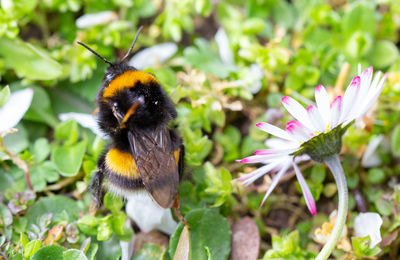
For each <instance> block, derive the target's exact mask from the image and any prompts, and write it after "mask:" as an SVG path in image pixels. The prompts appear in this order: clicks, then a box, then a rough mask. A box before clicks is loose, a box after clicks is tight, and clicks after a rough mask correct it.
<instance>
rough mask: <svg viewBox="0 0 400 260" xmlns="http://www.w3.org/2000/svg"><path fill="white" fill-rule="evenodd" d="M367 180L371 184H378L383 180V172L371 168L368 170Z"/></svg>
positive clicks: (379, 169)
mask: <svg viewBox="0 0 400 260" xmlns="http://www.w3.org/2000/svg"><path fill="white" fill-rule="evenodd" d="M368 180H369V181H370V182H371V183H372V184H379V183H382V182H383V181H384V180H385V171H384V170H382V169H381V168H372V169H369V170H368Z"/></svg>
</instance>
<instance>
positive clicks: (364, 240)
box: [351, 236, 382, 258]
mask: <svg viewBox="0 0 400 260" xmlns="http://www.w3.org/2000/svg"><path fill="white" fill-rule="evenodd" d="M351 243H352V245H353V250H354V255H355V256H356V257H358V258H364V257H369V256H375V255H377V254H379V253H380V252H381V251H382V250H381V249H380V248H379V247H378V246H375V247H374V248H369V245H370V243H371V239H370V237H369V236H366V237H352V238H351Z"/></svg>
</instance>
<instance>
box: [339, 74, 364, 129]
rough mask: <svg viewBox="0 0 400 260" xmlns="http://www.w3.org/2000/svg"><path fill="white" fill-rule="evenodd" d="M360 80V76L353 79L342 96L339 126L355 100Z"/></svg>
mask: <svg viewBox="0 0 400 260" xmlns="http://www.w3.org/2000/svg"><path fill="white" fill-rule="evenodd" d="M360 83H361V78H360V76H357V77H354V78H353V80H352V81H351V83H350V85H349V86H348V87H347V89H346V92H345V93H344V96H343V108H342V113H341V115H340V119H339V122H338V123H339V124H341V123H343V122H344V121H345V120H346V119H347V118H348V117H349V114H350V111H351V109H352V107H353V106H354V102H355V100H356V98H357V94H358V90H359V89H360Z"/></svg>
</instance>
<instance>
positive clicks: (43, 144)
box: [32, 138, 50, 163]
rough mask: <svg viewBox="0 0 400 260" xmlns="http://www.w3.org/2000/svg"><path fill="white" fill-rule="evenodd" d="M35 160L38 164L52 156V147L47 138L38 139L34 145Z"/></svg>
mask: <svg viewBox="0 0 400 260" xmlns="http://www.w3.org/2000/svg"><path fill="white" fill-rule="evenodd" d="M32 153H33V159H34V161H35V162H36V163H39V162H42V161H43V160H45V159H46V158H47V156H49V154H50V145H49V142H48V141H47V139H46V138H39V139H36V141H35V143H34V145H33V152H32Z"/></svg>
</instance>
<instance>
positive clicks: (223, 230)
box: [169, 208, 231, 260]
mask: <svg viewBox="0 0 400 260" xmlns="http://www.w3.org/2000/svg"><path fill="white" fill-rule="evenodd" d="M185 218H186V220H187V222H188V223H189V225H190V233H189V237H190V250H189V252H190V253H189V256H190V258H189V259H193V260H195V259H207V254H206V250H205V247H208V248H209V249H210V252H211V254H212V255H213V256H214V258H215V259H227V258H228V256H229V253H230V249H231V230H230V227H229V224H228V222H227V220H226V219H225V218H224V217H223V216H221V215H220V214H219V213H218V212H217V211H215V210H212V209H204V208H202V209H194V210H192V211H191V212H189V214H187V215H186V216H185ZM183 228H184V224H183V223H180V224H179V226H178V227H177V229H176V230H175V233H174V234H173V235H172V237H171V239H170V246H169V254H170V256H171V258H172V257H173V256H174V255H175V251H176V248H177V245H178V241H179V238H180V235H181V233H182V230H183Z"/></svg>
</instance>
